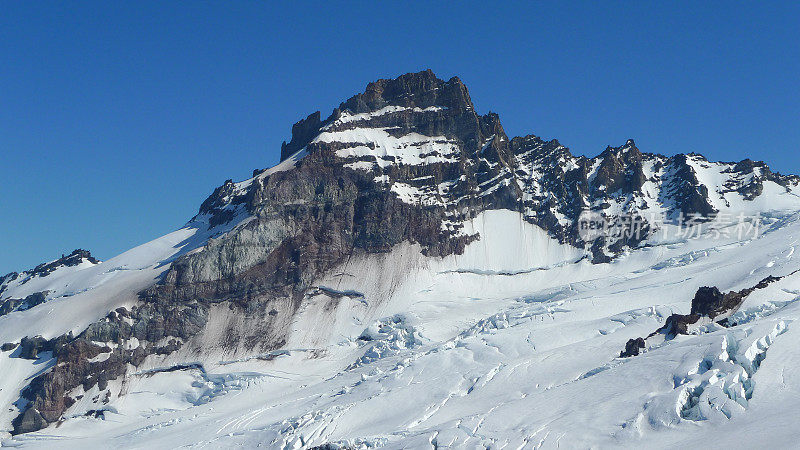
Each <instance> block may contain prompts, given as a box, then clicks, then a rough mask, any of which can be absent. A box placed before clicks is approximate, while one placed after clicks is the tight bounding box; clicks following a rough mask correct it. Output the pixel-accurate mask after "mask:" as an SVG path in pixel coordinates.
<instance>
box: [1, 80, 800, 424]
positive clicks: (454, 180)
mask: <svg viewBox="0 0 800 450" xmlns="http://www.w3.org/2000/svg"><path fill="white" fill-rule="evenodd" d="M710 164H712V163H708V161H706V160H705V159H703V158H702V157H700V156H699V155H678V156H675V157H670V158H668V157H665V156H661V155H654V154H647V153H642V152H641V151H640V150H639V149H638V148H637V147H636V145H635V143H634V142H633V141H632V140H629V141H627V142H626V143H625V144H624V145H622V146H620V147H609V148H607V149H606V150H605V151H604V152H603V153H602V154H601V155H600V156H598V157H595V158H586V157H583V156H574V155H572V154H571V153H570V151H569V149H567V148H566V147H564V146H562V145H561V144H560V143H559V142H558V141H556V140H551V141H546V140H543V139H541V138H539V137H536V136H533V135H529V136H525V137H517V138H513V139H509V138H508V136H507V135H506V133H505V131H504V129H503V127H502V124H501V123H500V119H499V116H498V115H497V114H494V113H488V114H484V115H479V114H478V113H477V112H476V111H475V109H474V106H473V104H472V101H471V99H470V96H469V93H468V91H467V88H466V87H465V86H464V84H463V83H462V82H461V80H459V79H458V78H456V77H454V78H451V79H450V80H447V81H444V80H440V79H438V78H437V77H436V76H435V75H434V74H433V73H432V72H431V71H429V70H428V71H424V72H420V73H412V74H406V75H403V76H401V77H398V78H396V79H393V80H378V81H376V82H373V83H370V84H368V85H367V87H366V89H365V91H364V92H363V93H361V94H358V95H355V96H353V97H351V98H350V99H349V100H347V101H346V102H344V103H342V104H341V105H340V106H339V107H338V108H336V109H335V110H334V111H333V113H332V114H331V115H330V116H329V117H327V118H326V119H324V120H323V119H322V117H321V115H320V113H319V112H315V113H313V114H311V115H309V116H308V117H307V118H306V119H304V120H301V121H300V122H298V123H297V124H295V125H294V126H293V127H292V137H291V140H290V141H289V142H288V143H287V142H284V143H283V145H282V146H281V163H280V164H279V165H278V166H276V167H273V168H271V169H266V170H256V171H254V172H253V178H251V179H249V180H245V181H243V182H240V183H234V182H233V181H232V180H227V181H226V182H225V183H224V184H223V185H222V186H220V187H218V188H217V189H215V190H214V192H213V193H212V195H211V196H210V197H209V198H208V199H207V200H206V201H204V202H203V204H202V205H201V207H200V211H199V214H198V219H200V218H202V219H204V220H207V222H208V226H209V227H212V228H213V227H217V226H220V225H223V224H231V225H235V226H234V227H233V229H232V230H231V231H228V232H227V233H226V234H224V235H222V236H219V237H218V238H215V239H211V240H209V242H208V243H207V245H206V246H205V247H204V248H203V249H202V251H197V252H190V253H188V254H185V255H183V256H181V257H179V258H178V259H177V260H175V261H174V262H173V263H172V264H171V266H170V268H169V269H168V271H167V272H166V274H165V275H164V277H163V278H162V279H161V281H160V282H159V283H158V284H157V285H155V286H152V287H150V288H148V289H146V290H144V291H143V292H142V293H141V294H140V303H139V304H138V305H136V306H135V307H133V308H132V309H131V310H130V311H128V310H117V311H114V312H112V313H110V314H109V316H108V317H106V318H105V319H103V320H101V321H99V322H97V323H95V324H93V325H91V326H90V327H89V328H88V329H86V330H85V331H84V332H82V333H81V334H80V335H79V336H77V337H73V336H69V335H68V336H61V337H59V338H56V339H53V340H50V341H43V340H41V339H36V338H31V339H27V338H26V339H27V340H24V341H25V342H23V348H24V353H25V355H26V357H33V358H35V357H38V356H40V354H41V352H42V351H52V352H53V353H52V354H53V357H54V358H55V359H56V365H55V366H54V367H53V368H52V369H50V370H49V371H47V372H45V373H44V374H41V375H39V376H38V377H36V378H35V379H34V380H33V381H32V382H31V384H30V386H29V387H28V388H27V389H26V390H25V392H24V396H25V398H26V399H28V400H29V401H30V406H29V408H28V409H27V410H26V411H24V412H22V414H20V416H19V417H18V420H17V422H15V427H16V428H15V432H16V433H22V432H27V431H31V430H34V429H40V428H42V427H44V426H46V425H47V424H49V423H53V422H55V421H57V420H59V418H60V417H61V415H62V414H63V413H64V411H65V410H66V409H67V408H68V407H69V406H70V405H71V404H72V403H73V402H74V399H72V397H70V395H71V392H72V391H73V390H75V389H76V388H77V387H79V386H82V387H83V388H84V390H87V389H89V388H91V387H93V386H98V387H100V388H101V390H102V389H105V386H106V385H107V382H108V381H109V380H113V379H115V378H117V377H120V376H123V375H124V374H125V372H126V370H127V368H128V366H129V365H130V366H134V367H135V366H138V365H140V364H142V362H143V361H144V360H145V359H146V358H148V357H150V356H153V355H165V354H170V353H172V352H175V351H177V350H179V349H181V348H182V347H184V346H185V345H187V343H189V342H191V340H192V338H193V337H195V336H197V335H198V333H200V332H201V331H203V329H204V327H206V324H207V322H208V320H209V314H210V311H211V310H212V309H213V308H217V307H220V306H223V305H224V307H226V308H227V310H228V311H230V312H232V314H237V315H240V316H241V317H245V318H248V319H252V321H253V322H254V323H257V327H254V328H253V329H248V330H241V329H236V330H234V329H231V330H228V331H229V333H227V335H226V338H225V339H226V342H223V343H221V345H222V346H224V347H225V348H231V349H241V348H244V349H246V350H249V351H260V352H264V351H271V350H275V349H279V348H281V346H283V345H285V343H286V337H287V335H288V334H289V333H290V332H291V330H290V329H289V327H288V325H287V324H289V323H291V318H292V317H293V316H294V315H295V314H296V312H297V311H298V310H299V309H300V308H301V306H303V302H304V301H305V299H306V298H307V296H308V295H309V292H312V291H314V290H319V288H318V287H315V286H314V281H315V280H317V279H319V278H320V277H321V276H323V275H324V274H326V273H327V272H328V271H330V270H331V269H332V268H333V267H335V266H337V265H339V264H341V263H343V262H344V261H347V259H348V258H350V257H351V256H352V255H354V254H369V253H382V252H387V251H389V250H391V249H392V248H393V247H394V246H396V245H397V244H400V243H403V242H412V243H417V244H419V245H420V247H421V248H422V250H423V252H424V253H425V254H426V255H428V256H431V257H441V256H447V255H453V254H461V253H463V251H464V248H465V246H466V245H467V244H469V243H470V242H473V241H475V240H478V239H480V236H479V235H478V234H469V233H466V232H465V231H464V230H465V227H464V222H465V221H466V220H468V219H471V218H474V217H476V216H477V215H478V214H480V213H481V212H483V211H486V210H491V209H509V210H513V211H517V212H519V213H520V214H521V216H522V217H523V218H524V220H527V221H528V222H530V223H533V224H536V225H538V226H540V227H541V228H542V229H544V230H545V231H547V232H548V233H549V234H550V235H551V236H552V237H553V238H555V239H558V240H559V241H561V242H562V243H568V244H571V245H574V246H578V247H581V248H586V249H587V250H591V252H592V254H593V261H594V262H595V263H603V262H608V261H610V260H611V259H612V258H613V257H615V255H617V254H619V253H620V252H622V251H624V250H625V249H627V248H631V247H635V246H637V245H639V244H640V243H641V242H642V241H643V240H644V239H646V238H647V237H648V236H649V235H650V234H651V233H652V232H653V231H654V230H655V227H656V225H655V224H653V223H650V222H648V217H647V214H646V212H647V211H663V212H665V213H666V214H667V215H668V216H670V217H673V218H674V217H675V216H677V215H679V214H685V215H692V214H699V215H700V216H701V217H704V218H710V217H712V216H713V215H714V214H715V213H716V212H717V208H716V207H715V206H714V205H715V204H718V203H724V201H725V195H740V196H742V197H743V198H745V199H752V198H755V197H754V195H755V196H757V194H756V192H760V191H759V189H763V185H764V183H766V182H767V181H770V182H774V183H778V184H780V185H781V186H784V187H785V188H786V189H790V188H791V187H794V186H796V185H797V183H798V180H797V179H796V178H792V177H782V176H780V175H777V174H772V173H771V172H769V170H768V169H767V168H765V166H762V165H759V164H757V163H752V162H742V163H739V164H735V165H734V164H727V163H725V164H722V165H720V164H717V163H714V164H717V165H716V166H713V167H712V166H711V165H710ZM703 170H718V171H719V172H720V173H725V174H727V175H726V176H728V179H729V181H730V183H729V185H726V186H727V187H726V188H725V189H724V191H725V192H717V191H716V190H715V191H714V192H709V189H708V188H707V187H706V185H704V184H703V183H701V181H700V178H701V177H699V175H698V173H700V172H702V171H703ZM585 210H592V211H594V212H597V213H598V214H600V215H602V216H603V217H606V218H608V219H609V220H617V219H619V218H621V217H622V216H630V217H635V218H638V219H641V221H642V224H641V229H640V233H637V234H627V235H626V234H623V235H619V236H605V237H602V238H600V239H598V240H594V241H591V242H585V241H583V240H582V238H581V237H580V235H579V233H578V223H577V222H578V218H579V217H580V215H581V213H582V212H583V211H585ZM81 252H82V251H76V252H73V254H71V255H70V256H68V257H64V258H62V259H60V260H58V261H56V262H54V263H50V264H49V265H43V266H40V267H37V269H35V270H34V271H33V272H34V273H37V274H38V275H41V274H46V273H49V272H48V271H51V270H54V269H53V268H55V267H57V266H59V265H65V264H67V265H68V264H71V263H72V262H75V261H83V260H86V259H88V260H90V261H94V260H93V258H91V255H88V252H86V253H81ZM56 263H58V264H56ZM17 278H18V276H16V275H9V276H7V277H4V278H3V279H2V280H4V281H3V283H8V282H13V280H15V279H17ZM6 280H8V281H6ZM0 289H2V287H0ZM0 293H2V290H0ZM711 297H713V298H711V301H709V302H703V305H706V306H703V308H705V309H703V311H705V312H709V311H717V310H719V308H725V307H727V306H728V303H726V301H727V300H725V301H723V302H722V303H719V302H716V300H715V299H716V297H714V296H711ZM703 298H705V297H703ZM723 300H724V299H723ZM729 300H730V299H729ZM715 302H716V303H715ZM640 344H643V342H639V341H635V342H634V343H633V344H630V346H629V348H626V352H627V353H630V354H634V352H635V353H636V354H638V352H639V351H640V349H641V348H643V347H644V345H640ZM626 352H623V353H626ZM101 354H102V355H105V354H108V357H107V358H106V357H105V356H103V357H102V358H96V357H97V356H98V355H101ZM101 359H102V360H101Z"/></svg>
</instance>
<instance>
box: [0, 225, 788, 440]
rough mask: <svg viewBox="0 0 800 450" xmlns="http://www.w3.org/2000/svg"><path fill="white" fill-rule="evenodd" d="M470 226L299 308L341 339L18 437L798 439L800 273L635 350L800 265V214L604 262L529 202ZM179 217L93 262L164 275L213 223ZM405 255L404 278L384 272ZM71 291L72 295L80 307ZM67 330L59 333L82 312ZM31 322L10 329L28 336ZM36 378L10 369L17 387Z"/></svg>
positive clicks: (152, 385)
mask: <svg viewBox="0 0 800 450" xmlns="http://www.w3.org/2000/svg"><path fill="white" fill-rule="evenodd" d="M471 226H473V227H475V229H476V230H477V231H479V232H481V235H482V240H480V241H476V242H473V243H472V244H470V245H469V246H468V247H467V251H466V253H465V254H464V255H462V256H451V257H447V258H443V259H436V258H425V257H422V256H421V255H420V254H419V252H418V250H417V249H416V248H415V246H413V245H410V244H409V245H405V244H404V245H400V246H397V247H396V248H395V249H394V250H393V251H392V252H391V253H390V254H387V255H370V256H363V257H361V258H354V261H351V262H349V264H348V266H347V267H342V268H341V269H342V270H340V271H333V272H335V273H339V274H340V276H338V277H335V278H331V279H330V280H323V282H324V283H325V284H327V285H326V286H324V287H326V288H327V289H329V290H331V291H333V290H335V291H337V292H339V293H343V294H345V295H344V296H343V297H342V298H341V299H340V300H339V302H338V303H337V306H335V307H334V308H333V309H334V313H333V316H334V317H335V320H334V321H330V320H329V319H330V317H327V318H321V317H316V316H313V314H311V315H303V314H301V315H299V316H298V319H297V321H298V322H297V323H296V324H295V327H296V328H297V329H305V330H308V329H310V328H313V327H317V328H319V327H320V325H322V323H323V322H324V323H325V324H326V325H327V326H328V328H329V329H328V330H327V332H326V333H323V336H324V338H323V337H320V334H319V333H317V334H314V336H313V337H310V336H305V337H303V335H297V337H296V339H297V340H296V341H295V342H291V343H289V345H287V348H288V350H287V351H284V352H280V353H278V354H275V355H260V356H261V357H254V358H244V359H241V360H238V361H229V360H224V359H214V358H213V357H209V358H207V360H205V361H203V366H202V368H190V369H185V370H178V371H173V372H146V373H141V374H139V375H136V376H133V377H130V378H129V380H128V381H126V382H125V383H124V384H120V385H119V386H118V387H117V388H115V389H119V391H120V392H123V393H124V394H125V395H122V396H119V397H117V398H115V399H114V400H113V401H112V402H111V403H109V404H108V405H104V406H103V407H102V408H103V409H105V410H106V411H105V412H104V413H103V414H102V415H101V416H100V417H94V416H91V417H87V416H85V415H84V412H85V411H84V410H85V409H88V408H90V407H91V408H94V406H92V405H89V404H84V405H81V404H77V405H75V406H73V408H72V409H71V410H70V413H71V415H72V416H74V417H72V418H69V419H68V420H66V421H65V422H63V423H62V424H61V425H60V426H59V427H56V428H52V427H51V428H48V429H46V430H43V431H41V432H37V433H32V434H27V435H22V436H17V437H16V438H14V439H6V440H4V441H3V445H15V446H22V447H25V448H39V447H48V448H54V447H55V448H74V447H77V446H91V447H98V446H99V447H108V446H113V447H120V448H134V447H155V448H168V447H177V446H187V445H189V446H209V447H215V448H229V447H237V446H238V447H247V448H251V447H256V446H259V445H260V446H264V447H267V448H303V447H309V446H312V445H321V444H324V443H339V444H348V445H352V446H355V447H371V446H386V447H388V448H418V447H428V446H431V445H433V446H436V447H446V446H450V447H453V448H464V447H466V448H472V447H476V446H484V445H486V446H492V447H498V448H503V447H511V448H537V447H542V448H555V447H558V446H566V447H569V448H575V447H578V448H587V447H616V446H622V447H637V448H638V447H641V446H647V447H652V448H668V447H669V448H672V447H674V446H676V445H681V444H689V443H694V442H697V441H698V440H700V439H703V438H707V437H708V436H709V434H710V433H713V435H714V436H715V440H716V441H717V442H718V443H720V444H725V443H727V444H729V445H735V446H756V445H759V446H762V445H775V446H777V447H786V446H790V445H791V444H792V443H793V442H795V440H796V439H797V432H796V431H794V427H792V426H790V425H791V424H792V423H793V420H796V417H797V416H796V413H795V412H794V411H797V410H798V407H800V395H798V394H800V377H798V376H797V375H796V374H797V373H798V370H797V368H798V367H799V366H800V360H799V359H798V358H799V357H798V355H797V354H796V351H794V349H796V348H797V343H798V342H797V340H798V339H800V334H798V329H797V327H795V326H793V325H794V323H793V322H794V321H795V319H797V318H799V317H800V304H798V303H797V302H796V300H798V299H800V276H797V275H792V276H789V277H787V278H785V279H783V280H781V281H780V282H777V283H775V284H773V285H771V286H770V287H769V288H768V289H765V290H762V291H757V294H754V295H753V296H752V297H750V298H748V299H747V301H746V303H745V304H744V305H743V307H742V308H741V310H740V311H739V312H738V313H737V316H736V319H737V321H736V322H737V323H738V324H737V325H736V326H734V327H731V328H727V329H726V328H721V327H709V328H708V329H707V330H704V331H705V332H704V333H702V334H699V335H693V336H679V337H678V338H676V339H675V340H673V341H670V342H668V343H666V344H663V345H661V346H660V347H658V348H653V349H650V350H649V351H647V352H646V353H644V354H643V355H640V356H638V357H635V358H628V359H619V358H617V356H618V354H619V352H620V350H621V349H622V348H623V347H624V344H625V342H626V341H627V340H628V339H630V338H632V337H638V336H641V335H646V334H647V333H649V332H651V331H652V330H654V329H655V328H657V327H658V326H660V325H661V324H662V323H663V321H664V319H665V318H666V317H667V316H668V315H669V314H670V313H672V312H680V313H687V312H688V310H689V306H690V304H689V302H690V299H691V297H692V296H693V294H694V292H695V290H696V289H697V288H698V287H700V286H703V285H716V286H718V287H719V288H720V289H721V290H723V291H727V290H732V289H741V288H745V287H750V286H752V285H754V284H756V283H757V282H758V281H759V280H761V279H763V278H764V277H766V276H767V275H786V274H789V273H792V272H794V271H795V270H797V269H798V268H800V264H798V261H797V260H796V258H795V253H794V251H795V248H796V246H797V245H800V240H798V236H800V215H798V214H796V213H795V214H788V215H783V216H780V217H776V218H775V219H773V220H772V221H771V223H770V224H769V228H768V229H767V230H766V231H765V232H764V233H763V234H762V235H761V236H760V237H758V238H756V239H750V240H744V241H736V240H735V239H728V240H725V239H722V238H716V236H713V235H711V234H709V235H706V236H702V237H700V238H696V239H685V240H673V241H671V242H669V243H664V244H658V243H656V244H654V245H653V246H650V247H646V248H643V249H639V250H636V251H632V252H630V253H629V254H627V255H625V256H623V257H622V258H620V259H618V260H617V261H615V262H613V263H611V264H601V265H592V264H590V263H588V262H586V261H585V260H581V258H582V256H583V255H582V253H581V251H579V250H576V249H574V248H571V247H568V246H563V245H560V244H558V243H556V242H555V241H553V240H551V239H550V238H549V237H547V235H546V233H544V232H543V231H542V230H540V229H538V228H537V227H535V226H534V225H531V224H529V223H527V222H524V221H522V220H521V218H520V217H519V215H518V214H517V213H512V212H509V211H490V212H487V213H484V214H483V215H481V216H479V217H478V218H476V219H474V220H473V221H472V223H471ZM176 233H177V234H173V235H169V236H170V237H165V238H162V239H161V240H158V241H154V242H155V243H151V244H147V245H146V246H143V247H142V248H140V249H137V250H134V251H132V252H134V255H137V256H136V257H134V256H133V255H128V256H125V255H121V256H120V257H118V258H115V260H116V261H117V262H116V263H111V261H114V260H111V261H108V262H106V263H104V264H103V265H105V267H106V269H103V270H99V271H98V273H97V274H95V275H93V277H100V276H101V274H104V273H107V272H106V271H107V270H108V268H109V267H115V266H120V265H121V262H122V261H129V262H127V264H128V265H129V267H132V268H133V267H138V268H140V271H142V272H143V273H142V274H140V275H138V276H131V278H130V279H131V281H130V283H131V285H135V284H136V283H138V282H140V280H143V279H144V278H145V277H151V278H152V277H153V276H155V275H156V274H157V273H158V272H159V269H157V268H155V267H154V266H158V263H157V261H163V260H164V259H165V258H170V257H171V256H170V255H174V253H175V252H178V251H180V249H179V248H176V247H175V246H176V244H178V243H180V242H185V241H186V240H187V239H190V238H191V236H194V234H192V233H193V231H191V230H187V229H184V230H181V231H179V232H176ZM126 255H127V254H126ZM144 255H147V258H149V259H146V260H145V256H144ZM123 256H125V258H123ZM120 258H123V259H120ZM139 258H141V259H139ZM357 259H358V260H357ZM135 261H138V264H134V262H135ZM145 267H147V269H146V270H144V268H145ZM144 272H146V273H147V275H145V273H144ZM386 272H388V273H393V274H395V276H394V277H393V278H390V279H389V280H385V279H381V278H380V277H379V276H377V274H380V273H386ZM355 274H358V275H359V277H358V278H357V277H355V276H352V275H355ZM86 275H87V279H88V275H89V274H86ZM93 279H97V278H93ZM363 280H372V281H371V282H370V281H367V282H364V281H363ZM142 282H143V281H142ZM323 282H321V284H322V283H323ZM108 283H111V284H109V286H114V284H113V283H114V282H113V280H112V281H109V282H108ZM120 283H122V282H121V281H120ZM99 288H102V285H100V286H98V289H99ZM132 290H133V289H131V291H132ZM329 292H330V291H329ZM76 297H77V296H76ZM74 299H75V297H72V298H67V299H65V300H62V301H61V302H62V303H65V302H74ZM87 299H88V297H87ZM323 299H325V301H329V300H330V297H326V295H325V294H321V295H320V299H319V300H318V301H323ZM60 304H61V303H58V302H53V306H52V307H53V308H57V307H58V305H60ZM359 305H361V306H359ZM48 306H49V305H48ZM77 307H78V304H77V302H75V304H74V305H73V308H77ZM62 308H63V309H61V310H54V311H55V312H57V313H64V314H67V312H68V311H69V310H70V309H69V308H68V307H66V306H63V307H62ZM89 309H90V308H87V311H86V313H87V314H88V313H89V311H88V310H89ZM309 311H316V309H315V308H309ZM15 314H17V313H15ZM20 314H22V313H20ZM69 317H70V321H72V320H88V319H84V318H82V317H81V318H80V319H79V318H78V317H77V315H76V316H69ZM2 323H3V324H9V325H11V324H12V323H13V321H10V320H8V319H6V321H5V322H2ZM30 323H33V322H30ZM51 327H52V328H48V329H44V328H43V329H42V331H43V332H49V333H57V332H59V331H63V330H66V329H70V328H78V327H79V325H78V324H66V323H60V322H59V323H58V324H57V325H56V324H52V325H51ZM12 330H13V327H11V328H8V327H6V326H3V327H2V331H0V332H2V333H3V335H4V337H7V338H13V337H15V336H18V335H19V333H22V331H21V330H17V331H12ZM15 333H17V334H15ZM28 334H29V333H28ZM8 356H9V355H8V354H3V359H0V371H3V374H4V376H3V377H2V379H4V380H5V379H11V378H15V377H6V376H5V375H6V374H9V373H22V374H29V373H34V372H35V371H36V370H37V368H36V367H34V364H33V362H30V361H25V362H20V361H21V360H19V359H9V358H8ZM40 363H41V364H46V356H45V357H44V358H43V359H42V360H40ZM18 388H19V387H18V385H12V386H7V385H4V386H3V390H2V391H0V395H3V393H4V392H5V393H6V395H7V391H8V390H9V389H10V390H13V389H18ZM88 397H90V395H87V398H88ZM81 408H83V409H84V410H81ZM69 415H70V414H68V416H69Z"/></svg>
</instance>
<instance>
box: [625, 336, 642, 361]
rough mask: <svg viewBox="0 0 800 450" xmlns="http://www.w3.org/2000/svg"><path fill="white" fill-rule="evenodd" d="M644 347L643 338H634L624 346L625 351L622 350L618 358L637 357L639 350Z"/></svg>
mask: <svg viewBox="0 0 800 450" xmlns="http://www.w3.org/2000/svg"><path fill="white" fill-rule="evenodd" d="M644 347H645V343H644V339H643V338H636V339H630V340H628V342H627V343H626V344H625V350H623V351H622V352H621V353H620V354H619V357H620V358H628V357H631V356H638V355H639V352H640V351H641V349H643V348H644Z"/></svg>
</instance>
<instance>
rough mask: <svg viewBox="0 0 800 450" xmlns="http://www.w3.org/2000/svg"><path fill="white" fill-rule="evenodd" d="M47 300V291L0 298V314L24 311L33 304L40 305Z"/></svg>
mask: <svg viewBox="0 0 800 450" xmlns="http://www.w3.org/2000/svg"><path fill="white" fill-rule="evenodd" d="M45 300H47V291H42V292H34V293H33V294H31V295H29V296H27V297H25V298H23V299H19V298H9V299H6V300H0V316H4V315H6V314H9V313H11V312H14V311H24V310H26V309H31V308H33V307H34V306H38V305H41V304H42V303H44V302H45Z"/></svg>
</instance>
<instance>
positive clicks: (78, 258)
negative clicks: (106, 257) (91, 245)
mask: <svg viewBox="0 0 800 450" xmlns="http://www.w3.org/2000/svg"><path fill="white" fill-rule="evenodd" d="M84 260H87V261H89V262H91V263H92V264H97V263H99V262H100V261H98V260H97V259H96V258H94V257H93V256H92V254H91V253H90V252H89V251H88V250H83V249H80V248H79V249H77V250H73V251H72V253H70V254H69V255H67V256H64V255H61V258H59V259H57V260H55V261H53V262H49V263H43V264H39V265H38V266H36V267H35V268H34V269H33V270H32V271H31V272H30V274H31V276H40V277H44V276H47V275H49V274H50V273H52V272H53V271H54V270H56V269H58V268H59V267H73V266H77V265H78V264H80V263H82V262H83V261H84Z"/></svg>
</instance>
